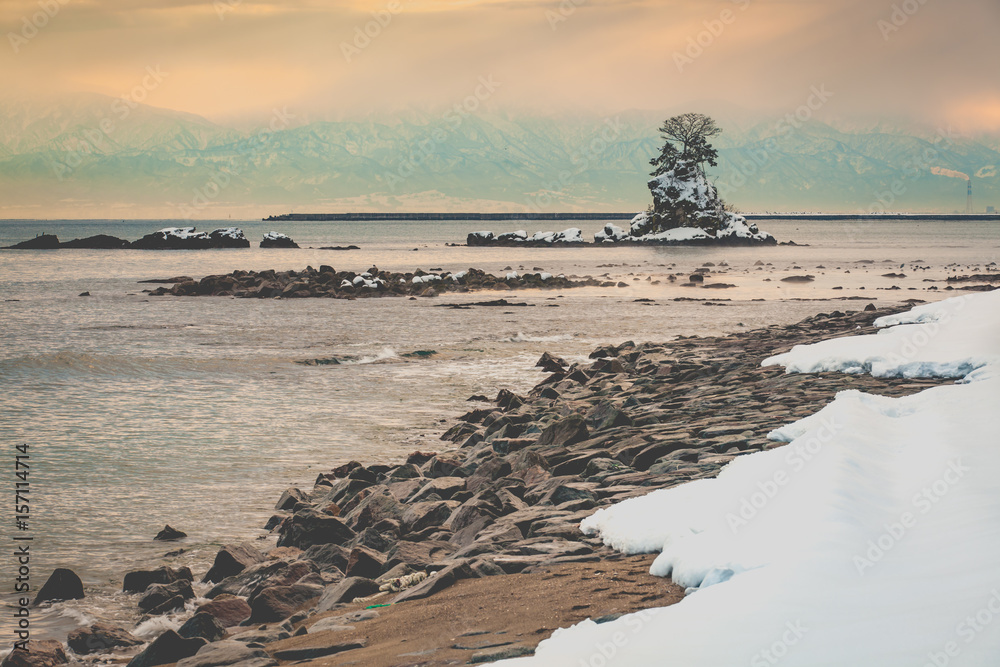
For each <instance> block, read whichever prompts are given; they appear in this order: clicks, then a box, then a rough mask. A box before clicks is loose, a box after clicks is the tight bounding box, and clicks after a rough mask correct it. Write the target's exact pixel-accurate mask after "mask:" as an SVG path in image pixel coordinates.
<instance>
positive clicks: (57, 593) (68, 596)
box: [32, 567, 83, 606]
mask: <svg viewBox="0 0 1000 667" xmlns="http://www.w3.org/2000/svg"><path fill="white" fill-rule="evenodd" d="M82 599H83V582H82V581H80V577H78V576H76V573H75V572H73V570H68V569H66V568H64V567H57V568H56V569H54V570H52V574H50V575H49V578H48V579H46V580H45V583H44V584H43V585H42V588H41V590H39V591H38V595H36V596H35V600H34V602H32V604H33V605H34V606H38V605H40V604H41V603H43V602H47V601H49V600H82Z"/></svg>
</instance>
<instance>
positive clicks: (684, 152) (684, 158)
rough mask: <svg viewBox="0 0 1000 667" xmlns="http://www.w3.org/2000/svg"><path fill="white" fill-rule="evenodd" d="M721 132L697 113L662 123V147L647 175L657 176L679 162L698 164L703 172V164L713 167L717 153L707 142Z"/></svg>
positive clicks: (676, 117) (675, 117) (711, 121)
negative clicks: (651, 169)
mask: <svg viewBox="0 0 1000 667" xmlns="http://www.w3.org/2000/svg"><path fill="white" fill-rule="evenodd" d="M720 132H722V130H721V129H720V128H719V127H718V126H717V125H716V124H715V121H714V120H712V119H711V118H709V117H708V116H706V115H704V114H700V113H685V114H681V115H680V116H674V117H673V118H669V119H667V120H665V121H664V122H663V126H662V127H660V136H661V137H663V140H664V143H663V148H662V149H660V154H659V155H658V156H657V157H655V158H653V159H652V160H650V161H649V164H650V165H652V166H653V171H652V172H650V175H651V176H659V175H660V174H663V173H664V172H667V171H670V170H672V169H674V168H675V167H677V166H678V164H680V163H686V164H689V165H697V167H698V169H700V170H701V172H702V173H704V171H705V165H706V164H707V165H709V166H712V167H714V166H716V164H717V162H716V160H717V158H718V157H719V153H718V151H716V150H715V149H714V148H713V147H712V145H711V144H710V143H708V139H709V137H714V136H715V135H717V134H719V133H720Z"/></svg>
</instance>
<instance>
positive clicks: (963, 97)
mask: <svg viewBox="0 0 1000 667" xmlns="http://www.w3.org/2000/svg"><path fill="white" fill-rule="evenodd" d="M0 30H2V32H3V33H4V35H5V41H6V42H7V44H5V45H3V46H0V87H2V89H3V90H4V91H7V92H6V94H7V95H11V96H17V97H29V98H32V97H39V98H43V97H49V96H58V95H60V94H63V93H68V92H96V93H102V94H107V95H112V96H116V97H119V96H126V97H129V98H130V99H133V100H135V101H142V102H144V103H147V104H150V105H153V106H157V107H164V108H169V109H176V110H180V111H186V112H190V113H194V114H199V115H202V116H205V117H207V118H209V119H211V120H214V121H217V122H227V121H228V122H236V121H239V120H241V119H246V120H257V119H260V118H263V117H266V116H268V115H269V114H271V113H273V110H274V109H284V108H287V109H288V110H289V111H290V112H292V111H293V110H294V112H295V116H296V118H298V119H299V120H300V121H305V120H310V119H321V118H323V119H340V118H351V117H360V116H365V115H368V114H372V113H376V114H390V115H391V114H393V113H397V112H400V111H402V110H405V109H414V108H416V109H427V110H436V109H443V108H448V107H453V106H454V105H455V104H462V103H463V102H464V101H466V100H468V99H469V98H470V97H471V96H478V97H477V99H478V100H479V103H480V104H481V105H483V106H484V107H489V108H497V109H505V110H511V111H524V112H530V113H543V114H561V113H574V112H586V113H615V112H619V111H623V110H630V109H640V110H672V109H683V110H688V109H689V108H691V107H692V106H697V105H704V104H712V105H716V106H730V107H732V108H736V109H739V110H741V113H745V114H747V115H753V114H762V115H770V116H773V115H774V114H778V115H783V114H785V113H792V112H794V111H795V109H796V108H798V107H799V106H801V105H802V104H806V103H808V102H809V100H810V96H811V95H812V94H813V91H815V90H824V91H827V92H828V94H827V95H825V96H824V98H825V99H824V100H823V102H822V104H823V105H824V107H825V108H824V114H827V115H828V116H830V117H840V118H857V119H892V118H899V119H905V120H908V121H917V122H920V123H925V124H927V125H929V126H945V125H951V126H953V127H955V128H958V129H960V130H962V131H965V132H973V133H979V132H982V133H990V134H993V133H1000V76H998V74H1000V71H998V69H1000V39H998V36H1000V3H998V2H997V1H996V0H948V1H947V2H945V0H894V1H892V2H890V1H889V0H828V1H817V0H723V1H720V2H711V1H710V2H706V1H704V0H621V1H618V0H614V1H613V0H543V1H539V0H460V1H452V2H449V1H445V0H346V1H341V2H324V1H321V0H285V1H284V2H280V3H279V2H271V1H268V0H198V1H194V0H2V1H0ZM814 99H815V98H814Z"/></svg>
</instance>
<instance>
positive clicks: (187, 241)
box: [129, 227, 212, 250]
mask: <svg viewBox="0 0 1000 667" xmlns="http://www.w3.org/2000/svg"><path fill="white" fill-rule="evenodd" d="M129 247H130V248H132V249H135V250H204V249H206V248H211V247H212V240H211V239H210V238H209V236H208V234H206V233H205V232H199V231H196V230H195V228H194V227H165V228H163V229H160V230H158V231H155V232H153V233H152V234H146V235H145V236H143V237H142V238H141V239H139V240H138V241H133V242H132V243H131V244H130V245H129Z"/></svg>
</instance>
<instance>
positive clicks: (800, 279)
mask: <svg viewBox="0 0 1000 667" xmlns="http://www.w3.org/2000/svg"><path fill="white" fill-rule="evenodd" d="M813 280H815V276H787V277H785V278H782V279H781V282H783V283H811V282H812V281H813Z"/></svg>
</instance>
